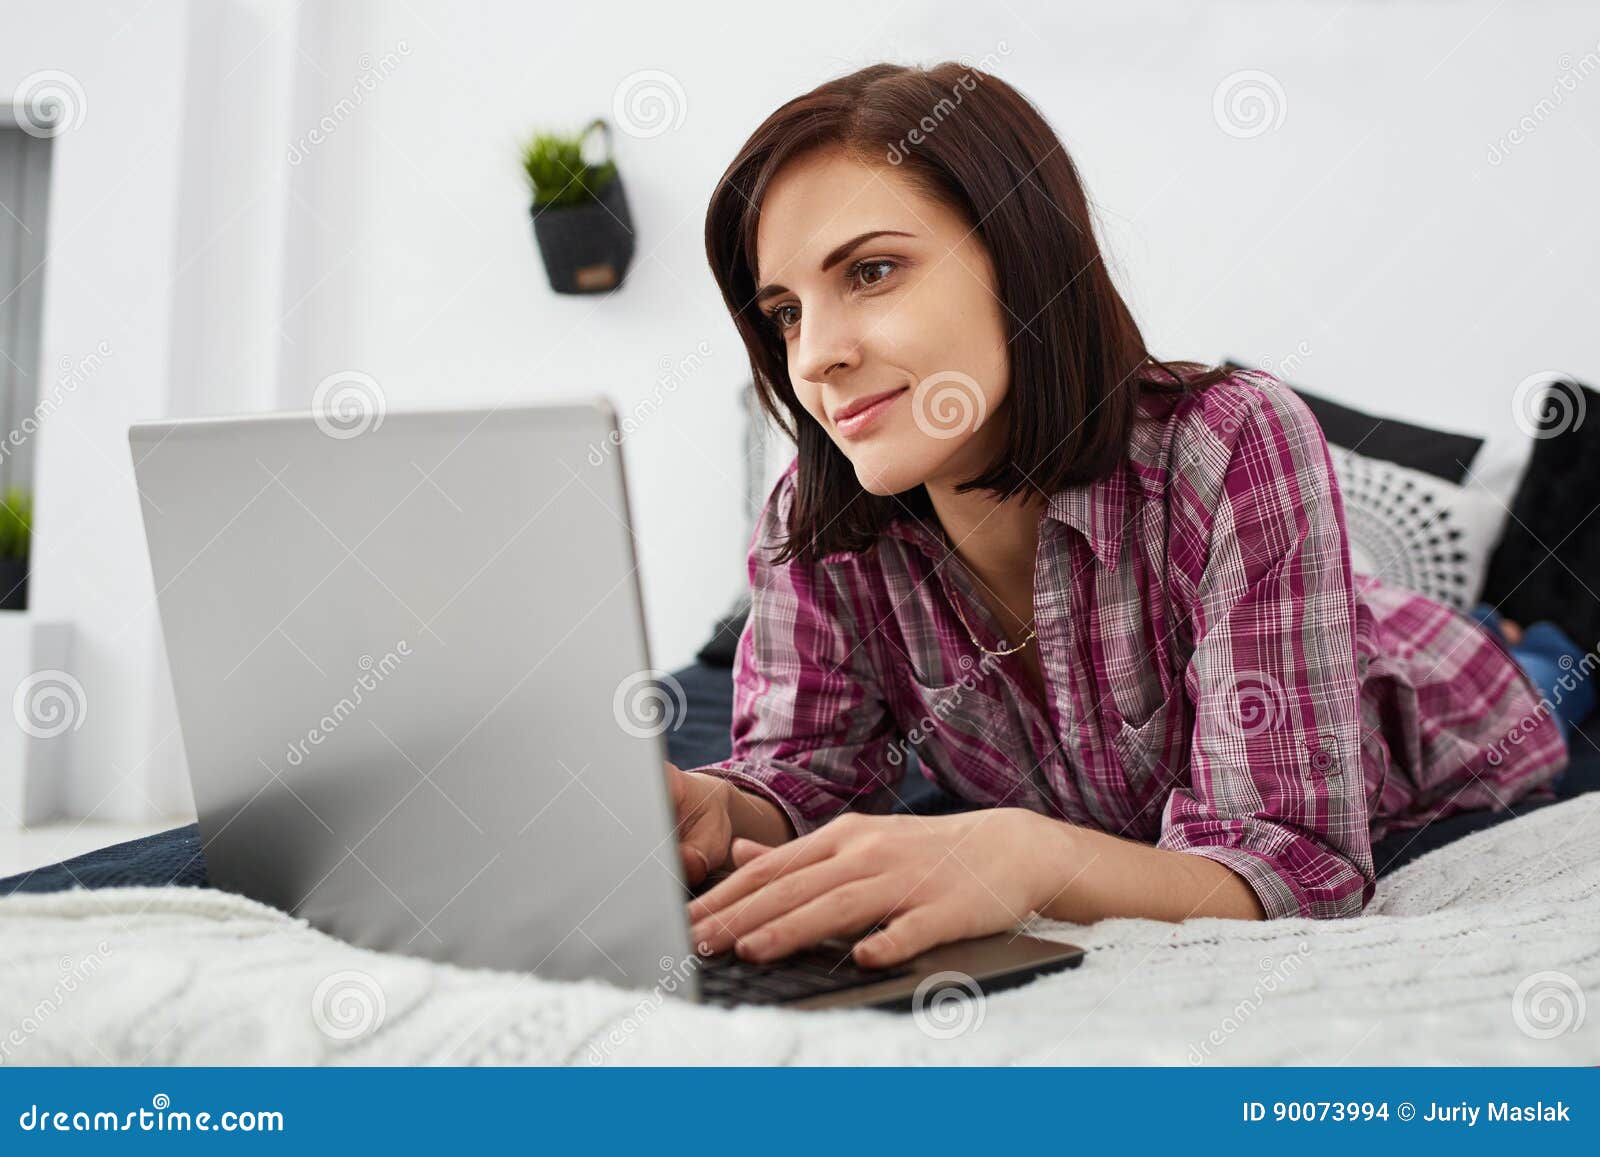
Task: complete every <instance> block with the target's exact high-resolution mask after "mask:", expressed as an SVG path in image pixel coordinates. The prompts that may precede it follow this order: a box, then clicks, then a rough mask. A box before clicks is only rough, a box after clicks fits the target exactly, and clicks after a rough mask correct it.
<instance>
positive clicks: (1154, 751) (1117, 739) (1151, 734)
mask: <svg viewBox="0 0 1600 1157" xmlns="http://www.w3.org/2000/svg"><path fill="white" fill-rule="evenodd" d="M1188 706H1189V705H1188V699H1187V698H1186V697H1185V695H1184V692H1183V688H1182V687H1181V686H1180V687H1178V688H1176V689H1175V690H1174V691H1173V692H1172V694H1170V695H1169V696H1168V697H1167V698H1166V699H1165V700H1164V701H1162V702H1161V703H1159V704H1157V706H1156V708H1155V710H1154V711H1152V712H1151V713H1150V714H1149V715H1148V716H1146V717H1145V718H1144V719H1141V720H1138V721H1137V722H1129V721H1128V720H1127V719H1125V718H1123V717H1121V716H1118V718H1117V720H1116V727H1115V729H1114V730H1113V731H1112V734H1111V747H1112V750H1114V751H1115V752H1116V754H1117V759H1118V761H1119V762H1120V763H1121V765H1122V771H1123V774H1124V775H1125V776H1126V777H1127V780H1128V787H1129V790H1130V791H1132V792H1134V793H1136V794H1137V793H1140V792H1142V791H1147V790H1150V791H1153V790H1155V789H1157V788H1164V787H1166V786H1167V785H1168V784H1171V783H1174V782H1176V781H1178V780H1181V779H1183V778H1184V776H1185V774H1186V772H1187V764H1188V752H1189V726H1190V723H1189V710H1188Z"/></svg>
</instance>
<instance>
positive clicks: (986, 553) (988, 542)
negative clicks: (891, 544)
mask: <svg viewBox="0 0 1600 1157" xmlns="http://www.w3.org/2000/svg"><path fill="white" fill-rule="evenodd" d="M926 487H927V491H928V499H929V501H930V502H931V503H932V505H933V510H934V513H935V514H937V515H938V516H939V523H940V525H941V526H943V527H944V531H945V534H947V535H949V537H950V541H951V543H952V544H953V545H954V546H955V552H956V554H957V555H959V556H960V558H961V561H962V562H963V563H965V564H966V565H967V566H968V567H969V568H970V569H971V570H972V571H973V572H974V573H975V574H976V575H977V576H978V578H980V579H981V580H983V582H984V584H985V585H987V586H988V587H989V588H990V589H991V590H994V591H1006V592H1009V591H1016V590H1019V589H1021V590H1030V591H1031V590H1032V586H1033V566H1034V559H1035V557H1036V556H1037V554H1038V550H1039V519H1040V517H1041V516H1042V515H1043V514H1044V511H1045V507H1046V506H1047V505H1048V502H1047V499H1046V498H1045V496H1043V495H1041V494H1029V493H1024V494H1018V495H1015V496H1013V497H1011V498H1008V499H1006V500H1004V501H1001V500H1000V499H999V498H997V497H996V496H995V495H993V494H991V493H989V492H988V491H983V490H969V491H966V492H965V493H957V492H956V490H955V488H954V486H953V484H948V483H942V482H936V481H929V482H928V483H927V484H926Z"/></svg>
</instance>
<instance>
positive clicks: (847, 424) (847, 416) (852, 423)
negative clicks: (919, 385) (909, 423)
mask: <svg viewBox="0 0 1600 1157" xmlns="http://www.w3.org/2000/svg"><path fill="white" fill-rule="evenodd" d="M909 388H910V387H909V386H901V387H899V388H898V389H894V390H884V391H883V392H882V393H880V394H873V395H871V396H870V397H866V398H858V399H857V400H856V401H854V402H850V403H849V404H847V405H845V406H842V407H840V408H839V409H838V410H835V411H834V414H833V424H834V426H835V427H837V428H838V429H839V430H841V431H847V430H853V429H856V428H859V427H860V426H861V425H863V424H864V422H865V421H866V420H867V419H868V418H869V417H871V416H872V415H874V414H875V413H876V412H877V411H878V410H881V409H882V408H883V406H884V404H885V403H887V402H892V401H894V399H895V398H897V397H899V396H900V395H901V394H903V393H905V392H906V390H908V389H909Z"/></svg>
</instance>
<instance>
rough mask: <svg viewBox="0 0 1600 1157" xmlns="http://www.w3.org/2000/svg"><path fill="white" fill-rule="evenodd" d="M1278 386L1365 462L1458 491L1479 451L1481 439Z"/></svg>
mask: <svg viewBox="0 0 1600 1157" xmlns="http://www.w3.org/2000/svg"><path fill="white" fill-rule="evenodd" d="M1222 364H1223V366H1224V367H1226V368H1227V369H1230V370H1248V369H1255V368H1257V367H1254V366H1247V365H1244V364H1243V363H1242V362H1236V361H1231V360H1230V361H1225V362H1223V363H1222ZM1284 384H1285V385H1287V386H1288V387H1289V388H1290V389H1292V390H1293V391H1294V392H1295V393H1296V394H1298V395H1300V398H1301V400H1302V401H1304V402H1305V404H1306V409H1308V410H1310V411H1311V415H1312V417H1314V418H1316V420H1317V425H1319V426H1321V427H1322V436H1323V437H1324V438H1326V439H1327V440H1328V441H1329V442H1331V443H1333V444H1334V445H1335V446H1343V447H1344V448H1345V449H1346V450H1354V451H1356V453H1358V454H1364V455H1366V456H1367V457H1368V458H1382V459H1383V460H1384V461H1386V462H1396V463H1398V464H1399V465H1401V466H1409V467H1410V468H1411V469H1413V470H1421V471H1422V472H1423V473H1424V474H1432V475H1433V476H1434V477H1435V478H1443V479H1444V480H1445V481H1447V482H1453V483H1455V484H1456V485H1457V486H1459V485H1461V484H1462V483H1463V482H1465V481H1466V479H1467V467H1468V466H1470V465H1471V464H1472V460H1473V459H1474V458H1475V457H1477V454H1478V451H1479V450H1481V449H1483V439H1482V438H1474V437H1473V436H1472V435H1470V434H1452V433H1450V432H1449V431H1447V430H1432V429H1429V428H1428V427H1427V426H1417V425H1413V424H1412V423H1410V422H1402V421H1400V420H1399V419H1397V418H1384V417H1379V416H1378V415H1375V414H1368V413H1364V412H1362V411H1361V410H1356V409H1352V408H1351V407H1349V406H1343V405H1340V404H1339V403H1338V402H1334V401H1330V400H1329V399H1327V398H1324V397H1321V396H1320V395H1317V394H1313V393H1312V392H1311V391H1310V390H1304V389H1301V388H1300V387H1299V386H1297V385H1295V384H1294V383H1292V382H1285V383H1284Z"/></svg>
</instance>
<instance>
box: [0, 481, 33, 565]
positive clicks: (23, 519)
mask: <svg viewBox="0 0 1600 1157" xmlns="http://www.w3.org/2000/svg"><path fill="white" fill-rule="evenodd" d="M32 529H33V495H32V494H29V493H28V492H27V491H26V490H24V489H22V487H20V486H12V487H9V488H8V489H7V490H6V492H5V497H4V499H0V558H27V557H28V538H29V535H30V534H31V533H32Z"/></svg>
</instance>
